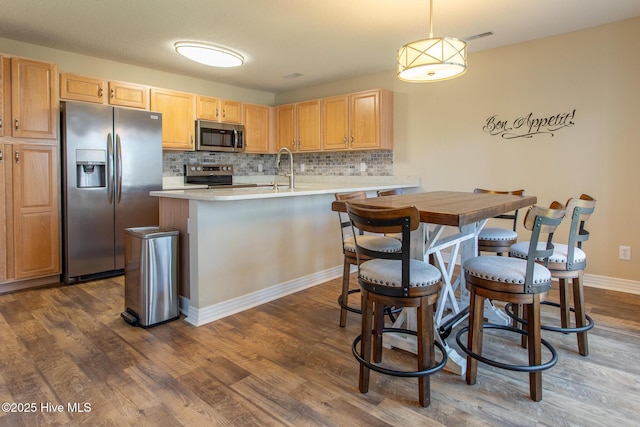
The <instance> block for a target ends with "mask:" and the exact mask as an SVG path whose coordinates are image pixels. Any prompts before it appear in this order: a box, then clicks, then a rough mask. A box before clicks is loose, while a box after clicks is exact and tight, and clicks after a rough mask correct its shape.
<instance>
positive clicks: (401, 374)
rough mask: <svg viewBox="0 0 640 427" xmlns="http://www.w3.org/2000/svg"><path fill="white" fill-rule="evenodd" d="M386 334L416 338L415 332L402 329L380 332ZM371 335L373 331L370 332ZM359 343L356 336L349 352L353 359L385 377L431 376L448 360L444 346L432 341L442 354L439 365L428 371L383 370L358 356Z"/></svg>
mask: <svg viewBox="0 0 640 427" xmlns="http://www.w3.org/2000/svg"><path fill="white" fill-rule="evenodd" d="M387 332H394V333H400V334H410V335H415V336H417V332H416V331H412V330H409V329H402V328H384V329H383V330H382V334H383V335H384V334H385V333H387ZM372 333H373V331H372ZM360 341H362V335H358V336H357V337H356V338H355V339H354V340H353V345H352V346H351V350H352V352H353V355H354V357H355V358H356V360H357V361H358V362H359V363H360V364H362V365H364V366H366V367H367V368H369V369H371V370H372V371H376V372H379V373H381V374H385V375H391V376H394V377H403V378H407V377H424V376H427V375H431V374H433V373H436V372H438V371H439V370H441V369H442V368H444V365H446V364H447V360H448V359H449V357H448V356H447V352H446V350H445V348H444V346H443V345H442V344H440V343H439V342H438V341H437V340H436V341H434V342H433V343H434V344H435V346H436V347H438V350H440V353H441V354H442V359H441V360H440V362H439V363H437V364H436V365H435V366H433V367H431V368H429V369H424V370H422V371H400V370H396V369H389V368H384V367H382V366H380V365H377V364H375V363H371V362H368V361H366V360H364V358H363V357H362V356H360V354H359V352H358V349H357V347H358V344H359V343H360Z"/></svg>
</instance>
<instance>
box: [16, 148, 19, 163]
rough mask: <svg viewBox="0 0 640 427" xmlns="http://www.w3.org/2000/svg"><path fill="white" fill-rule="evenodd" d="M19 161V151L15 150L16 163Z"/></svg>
mask: <svg viewBox="0 0 640 427" xmlns="http://www.w3.org/2000/svg"><path fill="white" fill-rule="evenodd" d="M19 161H20V151H18V150H16V163H18V162H19Z"/></svg>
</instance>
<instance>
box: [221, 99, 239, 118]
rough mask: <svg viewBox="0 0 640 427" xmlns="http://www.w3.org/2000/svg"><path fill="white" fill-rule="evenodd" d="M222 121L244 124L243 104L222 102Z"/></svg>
mask: <svg viewBox="0 0 640 427" xmlns="http://www.w3.org/2000/svg"><path fill="white" fill-rule="evenodd" d="M221 103H222V121H223V122H226V123H242V103H241V102H238V101H229V100H226V99H225V100H222V101H221Z"/></svg>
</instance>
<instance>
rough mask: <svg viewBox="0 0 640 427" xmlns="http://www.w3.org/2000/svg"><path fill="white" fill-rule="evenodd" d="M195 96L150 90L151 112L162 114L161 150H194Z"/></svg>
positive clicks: (164, 90)
mask: <svg viewBox="0 0 640 427" xmlns="http://www.w3.org/2000/svg"><path fill="white" fill-rule="evenodd" d="M194 106H195V96H194V95H192V94H190V93H184V92H176V91H172V90H166V89H158V88H151V110H152V111H157V112H159V113H162V149H163V150H186V151H193V150H194V149H195V140H194V134H195V114H194Z"/></svg>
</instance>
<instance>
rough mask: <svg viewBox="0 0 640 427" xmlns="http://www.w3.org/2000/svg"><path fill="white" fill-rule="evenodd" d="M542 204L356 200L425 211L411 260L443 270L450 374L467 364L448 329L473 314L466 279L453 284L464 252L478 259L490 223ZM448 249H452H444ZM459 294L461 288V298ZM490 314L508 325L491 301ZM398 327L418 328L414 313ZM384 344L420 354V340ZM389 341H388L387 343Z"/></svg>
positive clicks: (495, 198) (439, 198)
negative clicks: (480, 238) (481, 235)
mask: <svg viewBox="0 0 640 427" xmlns="http://www.w3.org/2000/svg"><path fill="white" fill-rule="evenodd" d="M536 202H537V198H536V197H535V196H513V195H509V194H492V193H472V192H458V191H428V192H421V193H411V194H401V195H393V196H383V197H372V198H366V199H358V200H357V201H351V203H357V204H358V205H361V206H368V207H387V208H400V207H406V206H415V207H416V208H417V209H418V211H419V213H420V222H421V224H420V227H419V228H418V229H417V230H416V231H415V232H413V233H412V235H411V236H412V237H411V239H412V240H411V252H412V256H413V257H414V258H416V259H421V260H432V262H434V263H435V265H436V267H438V269H440V271H441V273H442V279H443V287H442V290H441V292H440V297H439V300H438V304H437V309H436V311H435V319H434V320H435V324H436V327H437V328H438V332H439V334H436V336H438V337H439V339H440V340H441V342H442V344H443V345H444V346H445V349H446V351H447V354H448V356H449V363H447V366H446V367H445V369H446V370H448V371H450V372H454V373H457V374H460V375H464V373H465V371H466V360H465V359H464V358H462V357H461V356H460V355H459V354H458V353H457V352H456V351H455V350H454V349H451V348H450V347H449V346H448V345H447V343H446V335H448V333H444V331H450V330H451V328H452V327H453V326H455V324H457V323H458V322H460V321H462V320H463V319H464V317H465V316H464V315H465V314H466V313H467V312H468V311H467V310H468V295H467V292H466V289H465V285H464V275H463V274H458V277H457V278H456V279H455V280H454V268H455V265H456V261H457V258H458V253H459V254H460V264H461V265H462V263H464V261H465V260H467V259H469V258H471V257H473V256H476V255H478V233H479V232H480V230H482V228H483V227H484V225H485V224H486V222H487V221H488V220H489V219H491V218H493V217H495V216H497V215H500V214H504V213H507V212H512V211H515V210H517V209H521V208H524V207H527V206H531V205H534V204H535V203H536ZM331 208H332V210H334V211H336V212H346V205H345V203H344V202H340V201H334V202H333V203H332V206H331ZM444 249H447V251H443V250H444ZM456 290H459V292H458V295H456ZM487 304H488V305H489V307H487V310H485V313H486V314H487V315H488V317H489V320H490V321H492V322H493V323H502V324H506V323H507V322H508V318H507V317H506V315H504V313H502V312H501V311H499V310H496V309H495V308H494V307H493V306H492V305H491V302H490V301H487ZM393 326H394V327H396V328H407V329H414V330H415V328H416V320H415V310H411V309H405V310H403V311H402V313H401V314H400V315H399V316H398V318H397V319H396V321H395V323H394V325H393ZM386 335H388V337H387V336H385V345H387V346H390V347H396V348H401V349H404V350H407V351H411V352H413V353H416V352H417V350H416V343H415V336H413V335H405V334H386ZM387 338H388V339H387Z"/></svg>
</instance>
